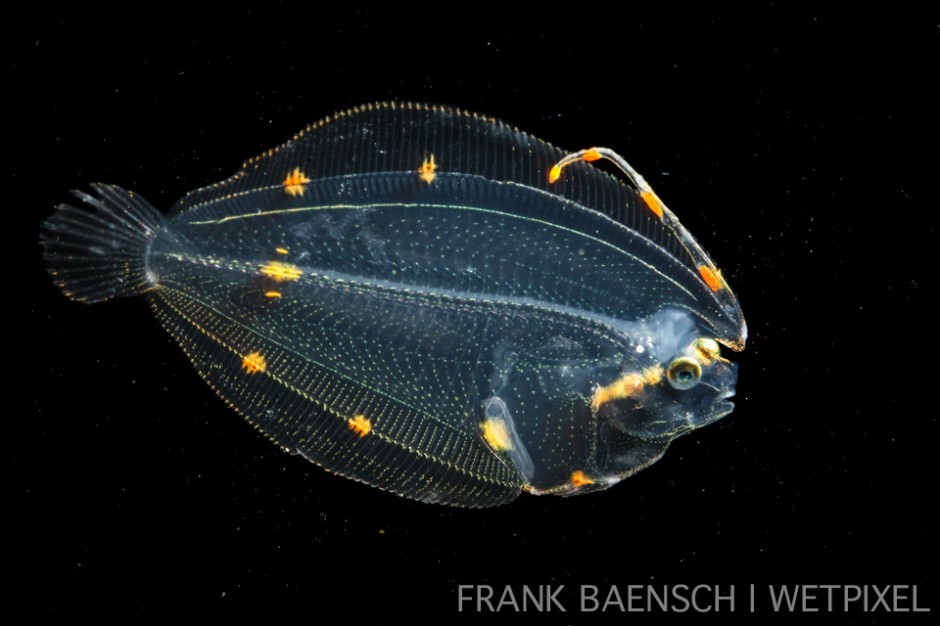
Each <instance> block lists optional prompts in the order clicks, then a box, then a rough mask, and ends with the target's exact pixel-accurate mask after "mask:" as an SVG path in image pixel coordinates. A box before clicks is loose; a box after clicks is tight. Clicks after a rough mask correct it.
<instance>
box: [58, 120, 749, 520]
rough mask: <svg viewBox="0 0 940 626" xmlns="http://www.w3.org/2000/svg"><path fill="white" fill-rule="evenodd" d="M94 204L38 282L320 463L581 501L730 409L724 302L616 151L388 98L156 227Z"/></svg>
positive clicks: (410, 492)
mask: <svg viewBox="0 0 940 626" xmlns="http://www.w3.org/2000/svg"><path fill="white" fill-rule="evenodd" d="M600 159H607V160H609V161H611V162H612V163H613V164H614V165H615V166H616V167H617V168H619V170H620V171H621V172H622V174H623V175H622V176H619V177H614V176H611V175H610V174H608V173H606V172H604V171H603V170H601V169H598V168H597V167H595V166H594V165H592V164H591V162H593V161H597V160H600ZM92 190H93V192H92V193H90V194H88V193H83V192H76V194H75V195H76V196H78V198H80V199H81V200H82V201H83V203H84V204H85V205H86V206H85V207H83V208H76V207H72V206H69V205H61V206H59V207H58V209H57V210H56V212H55V213H54V214H53V215H52V216H51V217H49V218H48V219H47V220H46V222H45V223H44V224H43V227H42V233H41V242H42V246H43V248H44V255H45V260H46V262H47V265H48V268H49V272H50V273H51V274H52V277H53V280H54V281H55V283H56V284H57V285H58V286H59V287H60V288H61V289H62V291H63V292H64V293H65V294H66V295H67V296H68V297H70V298H72V299H74V300H78V301H81V302H88V303H93V302H101V301H103V300H108V299H110V298H120V297H130V296H142V297H144V298H146V299H147V301H148V302H149V303H150V305H151V306H152V308H153V311H154V313H155V314H156V316H157V318H158V319H159V320H160V322H161V323H162V324H163V326H164V327H165V328H166V330H167V331H168V332H169V333H170V334H171V335H172V336H173V337H174V338H175V339H176V341H178V342H179V344H180V346H181V347H182V348H183V350H184V351H185V352H186V354H187V356H188V357H189V358H190V360H191V361H192V363H193V365H194V366H195V367H196V369H197V370H198V371H199V373H200V374H201V375H202V377H203V378H204V379H205V380H206V382H208V383H209V385H211V386H212V388H213V389H214V390H215V391H216V392H217V393H218V394H219V395H220V396H221V397H223V398H224V399H225V400H226V401H227V402H228V403H229V404H230V405H231V406H233V407H234V408H235V409H236V410H237V411H238V412H239V413H240V414H241V415H242V416H244V417H245V418H246V419H247V420H248V421H249V422H251V423H252V424H253V425H254V426H255V427H257V428H258V429H259V430H261V431H262V432H264V433H265V434H266V435H267V436H268V437H270V438H271V439H272V440H273V441H275V442H276V443H277V444H278V445H279V446H281V447H282V448H283V449H284V450H286V451H288V452H290V453H292V454H299V455H302V456H303V457H305V458H307V459H309V460H310V461H313V462H314V463H317V464H319V465H322V466H323V467H325V468H327V469H329V470H330V471H332V472H334V473H336V474H340V475H343V476H347V477H350V478H354V479H356V480H359V481H362V482H365V483H368V484H370V485H373V486H376V487H380V488H382V489H386V490H389V491H392V492H394V493H396V494H399V495H401V496H404V497H408V498H414V499H417V500H421V501H425V502H437V503H442V504H449V505H458V506H477V507H478V506H492V505H498V504H502V503H506V502H509V501H511V500H513V499H514V498H516V497H517V495H518V494H519V493H520V492H522V491H527V492H529V493H533V494H558V495H574V494H582V493H588V492H591V491H597V490H601V489H606V488H607V487H610V486H611V485H613V484H615V483H617V482H619V481H620V480H622V479H623V478H625V477H627V476H629V475H631V474H633V473H634V472H636V471H638V470H640V469H642V468H644V467H646V466H648V465H650V464H651V463H653V462H655V461H656V460H657V459H659V458H660V457H661V456H662V454H663V453H664V452H665V450H666V448H667V447H668V446H669V443H670V442H671V441H672V440H673V439H674V438H676V437H678V436H680V435H683V434H685V433H687V432H689V431H691V430H693V429H695V428H698V427H700V426H704V425H706V424H709V423H711V422H713V421H715V420H717V419H719V418H721V417H722V416H724V415H727V414H728V413H729V412H730V411H731V410H732V408H733V405H732V404H731V403H730V402H729V401H728V398H729V397H730V396H732V395H734V385H735V381H736V377H737V373H736V367H735V365H734V364H732V363H731V362H729V361H728V360H727V359H725V358H724V357H722V355H721V353H720V349H719V345H720V344H721V345H724V346H726V347H728V348H731V349H733V350H741V349H743V347H744V342H745V339H746V337H747V329H746V326H745V323H744V318H743V315H742V313H741V308H740V306H739V305H738V301H737V298H736V297H735V296H734V294H733V293H732V291H731V289H730V287H729V286H728V283H727V282H726V280H725V278H724V277H723V276H722V273H721V271H719V269H718V267H717V266H716V265H715V263H714V262H712V260H711V258H709V256H708V255H707V254H706V253H705V251H704V250H703V249H702V248H701V246H699V244H698V243H697V242H696V241H695V239H694V238H693V237H692V235H691V234H689V232H688V231H687V230H686V229H685V228H684V227H683V226H682V225H681V224H680V223H679V220H678V219H677V218H676V216H675V215H674V214H673V213H672V212H671V211H670V210H669V209H668V208H667V207H666V205H665V204H664V203H663V202H662V200H660V198H659V197H658V196H657V195H656V193H654V192H653V190H652V188H651V187H650V186H649V184H647V182H646V181H645V180H644V179H643V178H642V177H641V176H640V175H639V174H638V173H637V172H636V171H635V170H634V169H633V168H632V167H631V166H630V165H629V164H628V163H627V162H626V161H625V160H624V159H623V158H622V157H620V156H619V155H618V154H617V153H615V152H613V151H612V150H609V149H606V148H590V149H587V150H581V151H579V152H573V153H572V152H566V151H563V150H559V149H557V148H555V147H553V146H551V145H550V144H547V143H545V142H543V141H540V140H539V139H536V138H534V137H532V136H530V135H527V134H526V133H524V132H521V131H519V130H517V129H515V128H513V127H512V126H509V125H507V124H504V123H502V122H499V121H497V120H494V119H492V118H488V117H483V116H480V115H474V114H471V113H467V112H465V111H462V110H460V109H456V108H450V107H443V106H430V105H423V104H409V103H382V104H371V105H366V106H362V107H358V108H355V109H351V110H348V111H345V112H342V113H338V114H336V115H333V116H330V117H327V118H325V119H323V120H321V121H320V122H317V123H315V124H313V125H311V126H309V127H308V128H307V129H305V130H304V131H302V132H301V133H299V134H297V135H296V136H295V137H294V138H293V139H292V140H290V141H288V142H287V143H285V144H284V145H282V146H280V147H278V148H275V149H273V150H270V151H268V152H266V153H264V154H262V155H261V156H259V157H257V158H255V159H251V160H250V161H247V162H246V163H245V164H244V165H243V166H242V168H241V169H240V170H239V171H238V172H237V173H236V174H235V175H234V176H232V177H231V178H229V179H227V180H225V181H223V182H220V183H217V184H214V185H211V186H208V187H204V188H202V189H198V190H196V191H193V192H191V193H189V194H187V195H186V196H184V197H183V198H182V199H181V200H180V201H179V202H178V203H177V205H176V206H175V207H174V208H173V209H172V211H171V212H170V213H169V214H168V215H164V214H163V213H161V212H160V211H158V210H156V209H155V208H154V207H152V206H151V205H150V204H148V203H147V202H146V201H145V200H144V199H143V198H141V197H140V196H139V195H137V194H136V193H134V192H130V191H125V190H124V189H121V188H119V187H116V186H113V185H93V186H92Z"/></svg>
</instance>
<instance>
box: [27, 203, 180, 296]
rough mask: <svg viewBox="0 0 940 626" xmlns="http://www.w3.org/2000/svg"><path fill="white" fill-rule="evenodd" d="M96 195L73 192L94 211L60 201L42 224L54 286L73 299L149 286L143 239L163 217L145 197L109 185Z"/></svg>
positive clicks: (134, 292)
mask: <svg viewBox="0 0 940 626" xmlns="http://www.w3.org/2000/svg"><path fill="white" fill-rule="evenodd" d="M92 188H93V189H94V191H95V192H97V194H98V195H97V197H95V196H91V195H88V194H86V193H84V192H82V191H75V192H73V193H74V194H75V196H76V197H78V198H80V199H81V200H83V201H84V202H85V203H86V204H88V205H89V206H90V207H91V208H92V209H93V210H91V211H89V210H87V209H79V208H76V207H73V206H70V205H68V204H62V205H60V206H59V208H58V209H57V210H56V212H55V213H53V214H52V216H50V217H49V219H47V220H46V221H45V222H44V223H43V225H42V233H41V237H40V243H41V244H42V247H43V256H44V258H45V260H46V264H47V266H48V269H49V273H50V274H52V278H53V280H54V281H55V283H56V285H58V286H59V288H60V289H62V291H63V293H65V295H67V296H68V297H70V298H72V299H73V300H78V301H81V302H89V303H90V302H100V301H102V300H107V299H109V298H117V297H125V296H133V295H137V294H140V293H143V292H144V291H145V290H147V289H149V288H150V287H152V286H153V284H152V281H151V280H150V279H149V278H148V276H147V269H146V258H145V255H146V250H147V244H148V242H149V241H150V240H151V239H152V237H153V236H154V235H155V234H156V233H157V231H158V230H159V229H160V228H162V227H163V224H164V219H163V215H161V214H160V212H159V211H157V210H156V209H155V208H153V207H152V206H151V205H150V204H149V203H148V202H147V201H146V200H144V199H143V198H141V197H140V196H137V195H135V194H134V193H133V192H130V191H125V190H124V189H121V188H120V187H117V186H114V185H100V184H99V185H93V186H92Z"/></svg>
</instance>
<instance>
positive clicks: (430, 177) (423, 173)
mask: <svg viewBox="0 0 940 626" xmlns="http://www.w3.org/2000/svg"><path fill="white" fill-rule="evenodd" d="M436 170H437V163H435V162H434V155H433V154H432V155H431V156H429V157H428V158H426V159H425V160H424V163H422V164H421V167H419V168H418V178H420V179H421V180H423V181H424V182H426V183H427V184H429V185H430V184H431V183H433V182H434V179H435V178H437V174H435V173H434V172H435V171H436Z"/></svg>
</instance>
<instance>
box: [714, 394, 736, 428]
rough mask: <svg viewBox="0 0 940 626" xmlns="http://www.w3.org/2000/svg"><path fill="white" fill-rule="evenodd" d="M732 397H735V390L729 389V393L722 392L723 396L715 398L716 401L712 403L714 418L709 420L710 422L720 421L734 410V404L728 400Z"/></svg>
mask: <svg viewBox="0 0 940 626" xmlns="http://www.w3.org/2000/svg"><path fill="white" fill-rule="evenodd" d="M732 396H734V390H733V389H729V390H728V391H725V392H722V394H721V395H719V396H718V397H717V398H715V401H714V402H713V403H712V411H711V413H712V417H711V419H710V420H709V421H710V422H711V421H715V420H719V419H721V418H722V417H724V416H725V415H727V414H728V413H730V412H731V411H733V410H734V402H731V401H730V400H728V398H731V397H732Z"/></svg>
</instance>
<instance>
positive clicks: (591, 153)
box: [581, 150, 604, 163]
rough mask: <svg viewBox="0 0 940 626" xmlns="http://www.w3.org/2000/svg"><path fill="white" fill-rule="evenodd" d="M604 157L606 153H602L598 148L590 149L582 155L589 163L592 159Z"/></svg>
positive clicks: (582, 158)
mask: <svg viewBox="0 0 940 626" xmlns="http://www.w3.org/2000/svg"><path fill="white" fill-rule="evenodd" d="M603 158H604V155H602V154H601V153H600V152H598V151H597V150H588V151H587V152H585V153H584V155H583V156H582V157H581V160H583V161H587V162H588V163H590V162H591V161H600V160H601V159H603Z"/></svg>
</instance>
